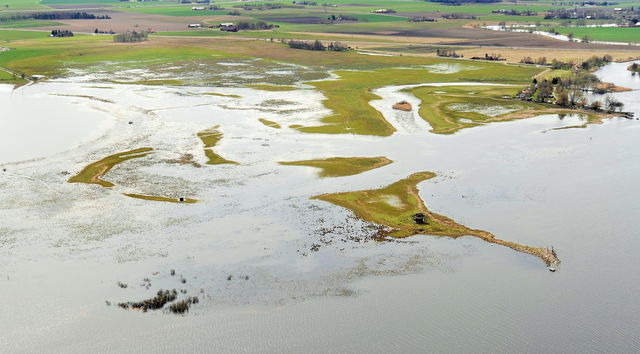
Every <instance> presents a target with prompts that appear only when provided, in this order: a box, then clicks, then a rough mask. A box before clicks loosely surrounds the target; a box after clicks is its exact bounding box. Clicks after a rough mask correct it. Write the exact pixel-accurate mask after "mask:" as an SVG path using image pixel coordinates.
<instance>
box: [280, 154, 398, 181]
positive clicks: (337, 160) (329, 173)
mask: <svg viewBox="0 0 640 354" xmlns="http://www.w3.org/2000/svg"><path fill="white" fill-rule="evenodd" d="M392 162H393V161H391V160H389V159H388V158H386V157H332V158H328V159H318V160H303V161H292V162H280V164H281V165H289V166H309V167H316V168H319V169H320V172H318V177H320V178H325V177H343V176H353V175H357V174H360V173H363V172H366V171H369V170H373V169H376V168H380V167H382V166H386V165H388V164H390V163H392Z"/></svg>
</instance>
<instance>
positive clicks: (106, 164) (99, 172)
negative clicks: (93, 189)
mask: <svg viewBox="0 0 640 354" xmlns="http://www.w3.org/2000/svg"><path fill="white" fill-rule="evenodd" d="M152 151H153V149H152V148H140V149H135V150H130V151H125V152H120V153H117V154H113V155H109V156H107V157H105V158H103V159H101V160H98V161H96V162H94V163H92V164H90V165H88V166H87V167H85V168H84V169H82V171H80V173H78V174H77V175H75V176H73V177H71V178H69V180H68V181H67V182H69V183H89V184H98V185H100V186H102V187H113V186H114V184H113V183H111V182H109V181H105V180H103V179H102V177H103V176H104V175H105V174H106V173H107V172H109V171H110V170H111V169H112V168H113V167H114V166H115V165H117V164H120V163H123V162H125V161H127V160H130V159H135V158H140V157H145V156H147V155H149V154H151V153H152Z"/></svg>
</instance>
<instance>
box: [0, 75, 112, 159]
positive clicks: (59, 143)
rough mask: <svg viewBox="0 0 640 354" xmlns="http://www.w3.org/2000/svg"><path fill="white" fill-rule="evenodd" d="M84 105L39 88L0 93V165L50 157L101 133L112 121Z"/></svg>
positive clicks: (85, 103)
mask: <svg viewBox="0 0 640 354" xmlns="http://www.w3.org/2000/svg"><path fill="white" fill-rule="evenodd" d="M86 101H87V99H85V98H66V97H65V98H60V97H52V96H51V94H50V93H49V92H40V91H39V87H38V86H27V87H24V88H20V89H17V90H7V89H5V90H0V107H2V113H1V114H0V164H3V163H8V162H18V161H24V160H29V159H33V158H41V157H48V156H53V155H55V154H57V153H60V152H63V151H65V150H69V149H71V148H74V147H76V146H78V145H80V144H82V143H83V142H89V141H92V140H94V139H95V138H96V137H98V136H99V135H100V134H102V133H104V132H105V131H106V130H107V129H108V128H109V127H110V126H111V122H110V120H111V118H110V117H108V116H107V115H106V114H104V113H103V112H100V111H98V110H96V109H92V108H91V107H86V106H87V102H86ZM92 104H93V105H96V104H95V103H92ZM103 106H104V105H103Z"/></svg>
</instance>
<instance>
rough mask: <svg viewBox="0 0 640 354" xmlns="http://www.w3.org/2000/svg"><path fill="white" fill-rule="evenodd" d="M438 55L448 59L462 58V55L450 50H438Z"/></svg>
mask: <svg viewBox="0 0 640 354" xmlns="http://www.w3.org/2000/svg"><path fill="white" fill-rule="evenodd" d="M436 55H437V56H439V57H447V58H462V54H458V53H456V51H455V50H449V49H436Z"/></svg>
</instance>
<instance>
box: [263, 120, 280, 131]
mask: <svg viewBox="0 0 640 354" xmlns="http://www.w3.org/2000/svg"><path fill="white" fill-rule="evenodd" d="M258 120H259V121H260V123H262V124H264V125H266V126H267V127H269V128H274V129H282V127H281V126H280V124H278V123H276V122H274V121H271V120H268V119H264V118H258Z"/></svg>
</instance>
